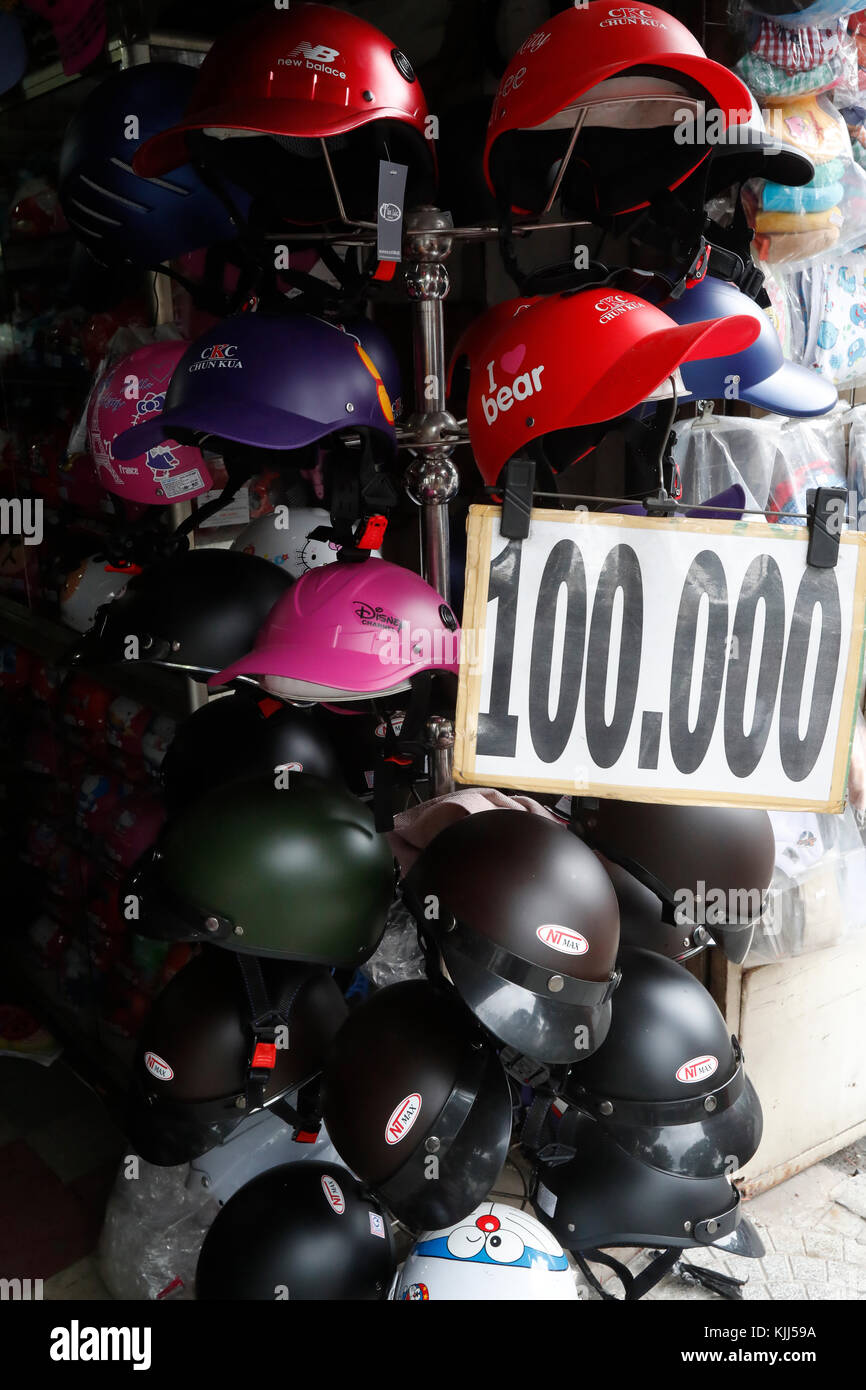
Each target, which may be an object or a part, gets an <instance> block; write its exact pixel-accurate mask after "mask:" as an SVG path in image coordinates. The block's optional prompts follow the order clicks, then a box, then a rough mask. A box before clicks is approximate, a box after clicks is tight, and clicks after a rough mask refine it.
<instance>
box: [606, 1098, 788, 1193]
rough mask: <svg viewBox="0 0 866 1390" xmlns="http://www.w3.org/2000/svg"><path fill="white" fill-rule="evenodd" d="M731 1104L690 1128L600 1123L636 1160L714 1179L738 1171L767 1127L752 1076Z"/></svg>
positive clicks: (676, 1172)
mask: <svg viewBox="0 0 866 1390" xmlns="http://www.w3.org/2000/svg"><path fill="white" fill-rule="evenodd" d="M744 1082H745V1084H744V1086H743V1089H742V1091H741V1092H740V1094H739V1096H738V1097H737V1099H736V1100H735V1101H734V1103H733V1105H731V1106H729V1107H728V1108H727V1109H726V1110H722V1111H718V1112H716V1113H708V1114H707V1116H706V1119H702V1120H696V1121H693V1122H692V1123H690V1124H681V1125H677V1124H669V1125H635V1124H632V1123H628V1124H625V1123H624V1124H622V1125H619V1124H617V1123H616V1109H615V1106H616V1102H615V1101H614V1117H613V1120H611V1119H608V1118H601V1117H600V1118H599V1124H600V1126H601V1128H602V1129H603V1130H604V1131H605V1133H607V1134H608V1135H609V1137H610V1138H611V1139H614V1140H615V1141H616V1143H617V1144H619V1146H620V1148H622V1149H624V1150H625V1152H626V1153H627V1154H629V1155H630V1156H631V1157H632V1158H636V1159H639V1160H640V1161H641V1162H642V1163H646V1164H648V1165H649V1166H650V1167H651V1168H657V1169H658V1170H659V1171H660V1172H662V1173H670V1174H672V1175H673V1176H675V1177H682V1178H713V1177H718V1176H720V1175H722V1174H726V1173H730V1172H736V1171H737V1169H739V1168H742V1166H743V1164H745V1163H748V1161H749V1159H750V1158H751V1157H752V1155H753V1154H754V1153H755V1152H756V1151H757V1148H758V1145H759V1144H760V1142H761V1135H762V1133H763V1128H764V1117H763V1114H762V1112H761V1103H760V1101H759V1100H758V1096H757V1093H756V1091H755V1088H754V1086H753V1085H752V1083H751V1081H750V1080H749V1078H748V1077H745V1078H744Z"/></svg>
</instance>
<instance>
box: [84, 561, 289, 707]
mask: <svg viewBox="0 0 866 1390" xmlns="http://www.w3.org/2000/svg"><path fill="white" fill-rule="evenodd" d="M291 583H292V581H291V579H290V578H289V576H288V575H287V574H284V573H283V571H282V570H281V569H280V568H279V567H278V566H277V565H270V564H268V562H267V560H259V559H257V558H256V556H255V555H238V554H237V553H236V552H233V551H230V550H193V551H190V552H187V553H183V554H179V555H176V556H175V557H174V558H173V559H170V560H164V561H161V562H160V563H158V564H154V565H150V566H149V567H148V568H147V569H145V570H143V571H142V573H141V574H137V575H135V576H134V577H133V578H132V579H131V580H130V581H129V583H128V584H127V586H126V589H125V590H124V592H123V593H122V594H121V595H120V596H119V597H118V598H116V599H114V600H113V601H112V602H111V603H108V604H105V605H104V606H103V607H102V608H101V609H99V610H98V611H97V614H96V619H95V621H94V625H93V627H92V628H91V629H90V630H89V632H86V633H85V634H84V637H83V638H82V640H81V642H80V643H79V644H78V646H77V647H76V648H75V650H74V652H73V653H72V656H71V657H70V660H71V662H72V664H73V665H76V666H87V665H111V664H115V663H117V662H125V661H132V662H139V661H140V662H142V663H146V664H149V665H154V666H165V667H167V668H168V669H170V670H176V671H183V672H185V673H186V674H187V675H189V676H191V677H192V678H193V679H194V680H203V679H206V678H207V677H208V676H209V675H211V674H212V673H213V672H214V671H215V670H218V669H219V668H220V667H221V666H223V665H224V664H225V662H226V661H227V660H234V659H235V658H236V657H237V656H238V655H239V654H240V653H241V652H242V651H244V650H245V649H247V648H248V647H249V645H250V643H251V642H252V640H253V638H254V637H255V635H256V633H257V632H258V630H259V628H260V626H261V624H262V623H263V622H264V621H265V618H266V617H267V615H268V613H269V612H270V611H271V609H272V607H273V606H274V604H275V603H276V601H277V599H278V598H279V597H280V596H281V595H282V594H283V593H285V591H286V589H287V588H289V587H290V586H291ZM216 614H218V615H219V621H218V622H216V621H214V618H215V615H216Z"/></svg>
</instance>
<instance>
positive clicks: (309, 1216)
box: [195, 1163, 397, 1302]
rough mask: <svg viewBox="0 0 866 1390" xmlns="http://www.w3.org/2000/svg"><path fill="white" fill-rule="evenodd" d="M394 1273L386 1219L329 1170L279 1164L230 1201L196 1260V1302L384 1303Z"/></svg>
mask: <svg viewBox="0 0 866 1390" xmlns="http://www.w3.org/2000/svg"><path fill="white" fill-rule="evenodd" d="M396 1269H397V1260H396V1257H395V1254H394V1240H393V1237H392V1235H391V1227H390V1226H389V1224H388V1218H387V1216H386V1215H385V1213H384V1211H383V1210H382V1208H381V1206H380V1205H379V1203H378V1202H377V1201H376V1199H375V1197H373V1196H372V1195H371V1194H370V1193H369V1192H367V1191H365V1189H364V1188H363V1187H362V1186H361V1184H360V1183H359V1182H358V1181H357V1180H356V1179H355V1178H353V1177H352V1174H351V1173H347V1172H346V1170H345V1168H340V1167H339V1166H338V1165H336V1164H333V1163H285V1164H283V1165H282V1166H281V1167H279V1168H272V1169H271V1170H270V1172H267V1173H260V1174H259V1176H258V1177H257V1178H253V1180H252V1182H248V1183H247V1184H246V1186H245V1187H242V1188H241V1189H240V1190H239V1191H238V1192H236V1193H235V1194H234V1196H233V1197H230V1198H229V1200H228V1201H227V1202H226V1204H225V1206H224V1207H223V1209H222V1211H220V1212H218V1213H217V1217H216V1220H215V1221H214V1223H213V1225H212V1226H211V1228H210V1230H209V1231H208V1233H207V1235H206V1236H205V1239H204V1244H203V1245H202V1248H201V1254H200V1255H199V1257H198V1268H197V1270H196V1276H195V1296H196V1298H197V1299H200V1300H204V1301H207V1300H213V1299H217V1300H221V1301H223V1302H249V1301H251V1300H256V1299H258V1300H262V1301H265V1302H268V1301H270V1302H273V1301H274V1300H276V1301H277V1302H279V1301H280V1300H281V1299H289V1300H290V1301H292V1302H297V1301H307V1302H309V1301H311V1300H316V1299H323V1300H330V1299H333V1300H337V1299H356V1300H362V1299H364V1300H370V1299H385V1298H387V1297H388V1290H389V1288H390V1286H391V1282H392V1280H393V1278H394V1274H395V1272H396Z"/></svg>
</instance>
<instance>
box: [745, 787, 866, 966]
mask: <svg viewBox="0 0 866 1390" xmlns="http://www.w3.org/2000/svg"><path fill="white" fill-rule="evenodd" d="M769 816H770V819H771V821H772V823H773V831H774V834H775V836H776V869H775V873H774V875H773V882H772V885H771V888H770V892H769V895H768V900H767V905H766V907H765V911H764V915H763V917H762V919H761V921H760V923H759V925H758V929H757V931H756V933H755V940H754V942H753V944H752V949H751V950H750V952H749V955H748V958H747V960H746V964H747V965H748V966H752V965H765V964H768V963H771V962H773V961H779V960H787V959H790V958H791V957H792V956H800V955H804V954H806V953H808V952H810V951H819V950H823V949H824V948H826V947H828V946H835V945H836V944H837V943H838V942H839V941H841V940H842V939H843V938H845V937H846V936H849V935H851V934H852V933H854V932H859V931H864V930H866V847H864V844H863V840H862V837H861V832H860V828H859V825H858V823H857V818H856V816H855V814H854V810H853V808H852V807H851V806H847V807H846V808H845V810H844V811H843V812H842V814H841V815H838V816H829V815H819V814H817V813H815V812H800V811H791V812H789V811H785V812H779V811H771V812H769Z"/></svg>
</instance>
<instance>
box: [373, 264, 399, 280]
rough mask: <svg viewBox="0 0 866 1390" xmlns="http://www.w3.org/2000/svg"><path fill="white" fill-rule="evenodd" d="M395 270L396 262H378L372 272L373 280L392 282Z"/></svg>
mask: <svg viewBox="0 0 866 1390" xmlns="http://www.w3.org/2000/svg"><path fill="white" fill-rule="evenodd" d="M396 270H397V262H396V261H379V263H378V264H377V266H376V269H375V271H374V272H373V279H374V280H386V281H387V280H393V279H394V275H395V273H396Z"/></svg>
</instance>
